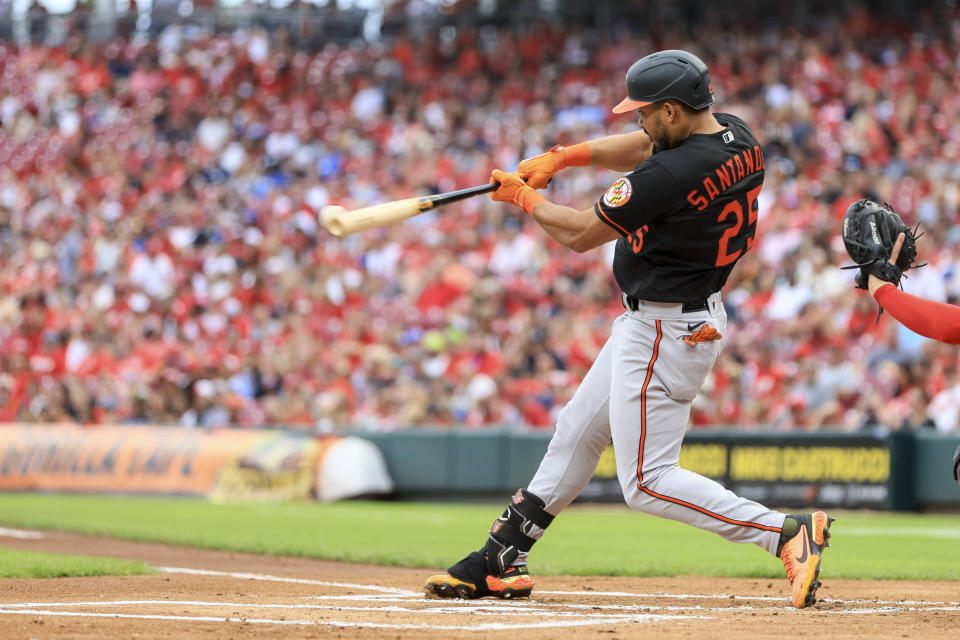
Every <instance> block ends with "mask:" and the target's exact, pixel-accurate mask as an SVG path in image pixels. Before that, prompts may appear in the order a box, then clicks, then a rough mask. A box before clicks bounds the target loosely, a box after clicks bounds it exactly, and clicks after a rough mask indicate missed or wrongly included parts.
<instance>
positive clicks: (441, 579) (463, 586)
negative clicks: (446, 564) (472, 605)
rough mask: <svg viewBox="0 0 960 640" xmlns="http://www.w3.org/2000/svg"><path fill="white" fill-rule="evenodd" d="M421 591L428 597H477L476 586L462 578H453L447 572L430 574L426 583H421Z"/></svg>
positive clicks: (469, 598) (463, 598)
mask: <svg viewBox="0 0 960 640" xmlns="http://www.w3.org/2000/svg"><path fill="white" fill-rule="evenodd" d="M423 591H424V593H426V594H427V597H430V598H460V599H462V600H473V599H474V598H479V597H480V596H479V595H478V594H477V588H476V587H475V586H474V585H473V584H471V583H469V582H464V581H463V580H458V579H456V578H454V577H453V576H452V575H450V574H449V573H441V574H438V575H435V576H430V578H428V579H427V582H426V584H424V585H423Z"/></svg>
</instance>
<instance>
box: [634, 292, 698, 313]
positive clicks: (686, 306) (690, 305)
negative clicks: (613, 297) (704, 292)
mask: <svg viewBox="0 0 960 640" xmlns="http://www.w3.org/2000/svg"><path fill="white" fill-rule="evenodd" d="M668 304H669V303H668ZM677 304H679V303H677ZM623 306H625V307H626V308H627V309H630V311H636V310H637V309H639V308H640V301H639V300H637V299H636V298H632V297H630V296H628V295H626V294H624V296H623ZM709 308H710V306H709V304H708V302H707V299H706V298H704V299H702V300H693V301H689V302H684V303H683V309H682V313H693V312H694V311H706V310H707V309H709Z"/></svg>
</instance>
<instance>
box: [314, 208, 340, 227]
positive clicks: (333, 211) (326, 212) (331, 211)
mask: <svg viewBox="0 0 960 640" xmlns="http://www.w3.org/2000/svg"><path fill="white" fill-rule="evenodd" d="M344 212H346V209H345V208H343V207H341V206H339V205H335V204H330V205H327V206H325V207H324V208H323V209H320V215H319V218H320V224H322V225H323V228H324V229H329V228H330V227H329V226H328V223H329V221H330V219H331V218H332V217H333V216H335V215H337V214H340V213H344Z"/></svg>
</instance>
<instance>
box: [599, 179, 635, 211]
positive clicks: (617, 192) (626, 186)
mask: <svg viewBox="0 0 960 640" xmlns="http://www.w3.org/2000/svg"><path fill="white" fill-rule="evenodd" d="M632 195H633V185H632V184H630V180H628V179H627V178H625V177H624V178H618V179H617V181H616V182H614V183H613V184H612V185H610V188H609V189H607V192H606V193H605V194H603V203H604V204H605V205H607V206H608V207H621V206H623V205H625V204H626V203H627V202H629V201H630V196H632Z"/></svg>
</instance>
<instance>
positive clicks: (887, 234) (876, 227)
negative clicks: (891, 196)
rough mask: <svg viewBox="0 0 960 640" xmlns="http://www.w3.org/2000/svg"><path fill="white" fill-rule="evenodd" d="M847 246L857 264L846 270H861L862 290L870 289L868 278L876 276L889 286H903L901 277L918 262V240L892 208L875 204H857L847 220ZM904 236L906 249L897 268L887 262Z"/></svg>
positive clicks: (858, 283)
mask: <svg viewBox="0 0 960 640" xmlns="http://www.w3.org/2000/svg"><path fill="white" fill-rule="evenodd" d="M842 233H843V246H844V247H846V249H847V253H848V254H850V257H851V258H852V259H853V261H854V262H855V263H856V264H854V265H852V266H849V267H844V269H860V273H858V274H857V277H856V283H857V288H858V289H866V288H867V276H868V275H870V274H872V275H875V276H877V277H878V278H880V279H881V280H884V281H886V282H892V283H893V284H895V285H899V284H900V276H901V275H903V272H904V271H906V270H907V269H910V268H911V267H912V265H913V262H914V261H915V260H916V259H917V236H916V235H915V233H914V231H913V230H911V229H910V227H908V226H907V225H905V224H904V223H903V220H902V219H901V218H900V216H899V215H897V212H896V211H894V210H893V208H892V207H891V206H890V205H888V204H879V203H877V202H874V201H873V200H857V201H856V202H854V203H853V204H851V205H850V206H849V207H848V208H847V212H846V213H845V214H844V216H843V229H842ZM900 233H903V235H904V239H903V247H901V249H900V255H899V256H897V262H896V264H892V263H890V262H888V261H887V259H888V258H889V257H890V253H891V252H892V251H893V245H894V243H895V242H896V241H897V236H898V235H899V234H900Z"/></svg>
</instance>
